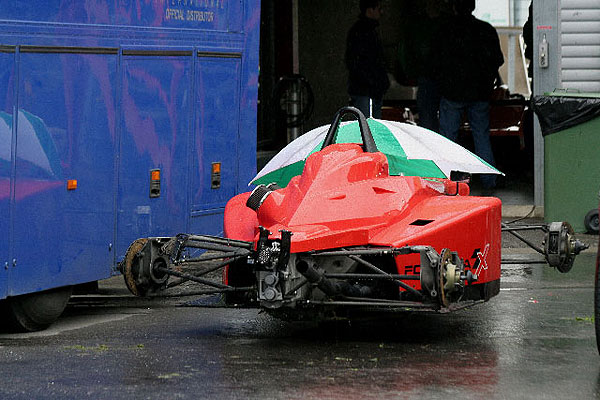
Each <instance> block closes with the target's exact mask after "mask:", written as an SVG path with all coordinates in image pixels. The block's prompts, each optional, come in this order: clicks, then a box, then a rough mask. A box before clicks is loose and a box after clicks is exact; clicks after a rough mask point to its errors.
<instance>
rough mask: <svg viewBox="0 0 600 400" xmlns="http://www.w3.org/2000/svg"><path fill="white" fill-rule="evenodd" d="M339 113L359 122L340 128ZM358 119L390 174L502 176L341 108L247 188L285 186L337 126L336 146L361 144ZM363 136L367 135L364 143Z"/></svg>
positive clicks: (433, 141) (468, 156)
mask: <svg viewBox="0 0 600 400" xmlns="http://www.w3.org/2000/svg"><path fill="white" fill-rule="evenodd" d="M354 110H355V111H354ZM344 112H351V113H353V114H355V115H357V116H359V121H354V122H341V123H340V122H339V121H340V118H341V116H342V115H343V113H344ZM356 113H359V114H356ZM338 116H339V117H338ZM360 117H362V120H363V121H364V122H366V124H367V125H368V129H366V130H367V131H368V130H370V135H371V136H372V138H373V140H374V142H375V146H376V150H377V151H381V152H382V153H384V154H385V155H386V157H387V159H388V164H389V173H390V175H406V176H421V177H429V178H446V179H450V173H451V172H452V171H460V172H466V173H470V174H502V173H501V172H500V171H498V170H497V169H496V168H494V167H492V166H491V165H490V164H488V163H487V162H485V161H484V160H482V159H481V158H479V157H478V156H476V155H475V154H473V153H471V152H470V151H469V150H467V149H465V148H464V147H462V146H460V145H459V144H456V143H454V142H453V141H451V140H449V139H447V138H446V137H444V136H442V135H439V134H437V133H435V132H433V131H430V130H428V129H425V128H421V127H418V126H415V125H411V124H406V123H401V122H396V121H385V120H379V119H373V118H369V119H368V120H365V119H364V116H363V115H362V113H360V111H358V110H356V109H352V107H346V108H343V109H342V110H340V111H339V112H338V114H337V115H336V119H334V122H333V124H331V125H323V126H321V127H318V128H315V129H313V130H311V131H309V132H307V133H305V134H304V135H302V136H300V137H299V138H298V139H296V140H294V141H292V142H291V143H289V144H288V145H287V146H286V147H284V148H283V150H281V151H280V152H279V153H278V154H277V155H275V157H273V158H272V159H271V160H270V161H269V162H268V163H267V165H265V167H264V168H263V169H262V170H261V171H260V172H259V173H258V174H257V175H256V176H255V177H254V179H253V180H252V181H251V182H250V183H251V184H256V185H258V184H268V183H271V182H275V183H277V184H278V185H279V186H282V187H283V186H286V185H287V184H288V183H289V181H290V179H292V178H293V177H294V176H297V175H300V174H302V170H303V168H304V162H305V161H306V158H307V157H308V156H309V155H311V154H312V153H314V152H316V151H319V150H321V148H322V147H323V144H324V142H325V139H326V136H327V135H328V133H329V131H330V130H331V126H332V125H333V126H334V127H335V126H337V127H338V128H337V135H336V134H335V133H333V135H331V136H332V139H334V138H335V142H336V143H363V137H364V135H363V134H362V130H361V125H360V124H361V119H360ZM332 132H333V131H332ZM368 136H369V132H367V140H369V139H368Z"/></svg>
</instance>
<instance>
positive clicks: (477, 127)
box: [467, 101, 496, 189]
mask: <svg viewBox="0 0 600 400" xmlns="http://www.w3.org/2000/svg"><path fill="white" fill-rule="evenodd" d="M467 117H468V118H469V124H470V125H471V130H472V131H473V143H474V144H475V154H477V155H478V156H479V157H481V158H482V159H483V160H484V161H485V162H487V163H488V164H490V165H492V166H494V165H496V162H495V160H494V153H493V151H492V143H491V142H490V104H489V103H488V102H487V101H475V102H472V103H469V106H468V108H467ZM481 183H482V184H483V187H484V188H486V189H490V188H493V187H494V186H496V175H492V174H484V175H481Z"/></svg>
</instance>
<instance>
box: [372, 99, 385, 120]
mask: <svg viewBox="0 0 600 400" xmlns="http://www.w3.org/2000/svg"><path fill="white" fill-rule="evenodd" d="M371 100H373V115H372V117H373V118H377V119H381V107H383V97H382V98H379V99H371Z"/></svg>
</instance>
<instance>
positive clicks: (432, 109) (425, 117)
mask: <svg viewBox="0 0 600 400" xmlns="http://www.w3.org/2000/svg"><path fill="white" fill-rule="evenodd" d="M417 108H418V109H419V126H422V127H423V128H427V129H429V130H432V131H434V132H439V129H440V120H439V117H438V111H439V109H440V94H439V93H438V89H437V85H436V83H435V81H434V80H433V79H430V78H425V77H421V78H419V89H418V91H417Z"/></svg>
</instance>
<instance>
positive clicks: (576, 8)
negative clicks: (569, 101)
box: [559, 0, 600, 92]
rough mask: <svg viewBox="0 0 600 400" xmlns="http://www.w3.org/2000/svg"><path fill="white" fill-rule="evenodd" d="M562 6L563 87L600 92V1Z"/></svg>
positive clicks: (569, 0)
mask: <svg viewBox="0 0 600 400" xmlns="http://www.w3.org/2000/svg"><path fill="white" fill-rule="evenodd" d="M560 7H561V8H560V16H559V18H560V29H561V33H560V40H561V58H560V62H561V84H562V87H563V88H565V89H578V90H580V91H582V92H600V1H598V0H562V1H561V3H560Z"/></svg>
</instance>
